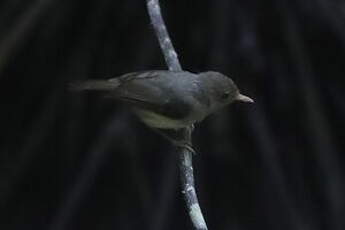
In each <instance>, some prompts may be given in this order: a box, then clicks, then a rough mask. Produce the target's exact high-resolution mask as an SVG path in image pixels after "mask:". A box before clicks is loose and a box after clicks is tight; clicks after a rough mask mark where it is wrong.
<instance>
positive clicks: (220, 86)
mask: <svg viewBox="0 0 345 230" xmlns="http://www.w3.org/2000/svg"><path fill="white" fill-rule="evenodd" d="M199 77H200V78H202V82H204V83H203V84H204V87H205V88H206V90H207V92H208V93H209V94H210V95H209V96H210V103H211V106H212V107H213V110H218V109H220V108H222V107H224V106H226V105H228V104H230V103H232V102H235V101H239V102H249V103H253V102H254V100H253V99H251V98H250V97H247V96H245V95H243V94H241V93H240V90H239V89H238V87H237V86H236V84H235V83H234V82H233V81H232V79H231V78H229V77H227V76H225V75H224V74H221V73H219V72H214V71H208V72H203V73H200V74H199Z"/></svg>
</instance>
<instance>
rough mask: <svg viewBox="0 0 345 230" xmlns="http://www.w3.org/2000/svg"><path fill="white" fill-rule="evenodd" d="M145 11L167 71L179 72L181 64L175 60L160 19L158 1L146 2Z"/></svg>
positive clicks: (171, 46) (174, 53)
mask: <svg viewBox="0 0 345 230" xmlns="http://www.w3.org/2000/svg"><path fill="white" fill-rule="evenodd" d="M147 9H148V12H149V15H150V19H151V23H152V25H153V28H154V30H155V32H156V36H157V38H158V40H159V45H160V47H161V49H162V52H163V55H164V58H165V62H166V63H167V66H168V68H169V70H171V71H181V70H182V67H181V64H180V62H179V60H178V58H177V54H176V52H175V49H174V46H173V45H172V43H171V40H170V37H169V34H168V31H167V28H166V27H165V23H164V20H163V18H162V14H161V8H160V6H159V1H158V0H147Z"/></svg>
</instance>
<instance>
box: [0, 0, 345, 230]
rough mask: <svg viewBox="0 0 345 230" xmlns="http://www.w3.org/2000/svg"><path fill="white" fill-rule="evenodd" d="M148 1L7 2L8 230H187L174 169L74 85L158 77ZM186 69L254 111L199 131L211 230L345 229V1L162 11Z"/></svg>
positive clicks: (141, 135)
mask: <svg viewBox="0 0 345 230" xmlns="http://www.w3.org/2000/svg"><path fill="white" fill-rule="evenodd" d="M145 4H146V3H145V1H134V0H116V1H108V0H98V1H87V0H84V1H81V0H75V1H57V0H45V1H43V0H35V1H34V0H4V1H1V2H0V105H1V112H0V118H1V119H0V127H1V132H2V135H1V138H0V214H1V215H0V229H2V230H11V229H35V230H41V229H42V230H43V229H44V230H46V229H49V230H69V229H71V230H72V229H73V230H75V229H102V230H105V229H149V230H160V229H164V230H170V229H191V224H190V221H189V217H188V214H187V212H186V211H185V210H184V203H183V199H182V195H181V194H180V190H181V189H180V187H179V177H178V155H176V154H175V152H174V149H173V148H172V147H171V146H170V145H169V143H168V142H167V141H166V140H165V139H163V138H161V137H160V136H159V135H157V134H156V133H154V132H152V131H151V130H149V129H147V128H146V127H145V126H144V125H143V124H141V122H139V121H138V120H137V118H136V117H134V116H133V115H132V114H131V113H130V111H128V110H127V109H126V108H124V107H122V106H121V105H119V104H117V103H116V102H113V101H110V100H107V99H104V98H103V97H102V96H101V95H98V94H73V93H70V92H68V90H67V84H68V83H69V82H70V81H73V80H82V79H102V78H109V77H114V76H117V75H120V74H123V73H126V72H132V71H139V70H147V69H165V68H166V67H165V64H164V59H163V57H162V55H161V52H160V49H159V45H158V43H157V40H156V38H155V36H154V32H153V30H152V27H151V26H150V22H149V18H148V15H147V12H146V6H145ZM161 4H162V10H163V14H164V16H165V19H166V22H167V26H168V28H169V31H170V35H171V38H172V40H173V43H174V46H175V48H176V50H177V52H178V54H179V57H180V61H181V64H182V66H183V68H184V69H186V70H190V71H194V72H199V71H204V70H217V71H220V72H223V73H224V74H227V75H230V76H231V77H232V78H233V79H234V80H235V82H236V83H237V84H238V85H239V87H240V88H241V89H242V91H243V92H244V93H246V94H247V95H248V96H251V97H252V98H254V99H255V101H256V104H255V105H254V106H248V105H243V104H238V105H233V106H231V107H229V108H227V109H226V110H224V111H222V112H220V113H219V114H217V115H215V116H212V117H210V118H209V119H208V120H206V121H205V122H204V123H202V124H200V125H198V126H197V127H196V130H195V133H194V144H195V148H196V149H197V152H199V156H197V157H195V161H194V164H195V165H194V166H195V173H196V184H197V188H198V192H199V199H200V203H201V206H202V207H203V212H204V214H205V218H206V220H207V222H208V225H209V229H224V230H225V229H226V230H252V229H253V230H254V229H255V230H258V229H265V230H270V229H272V230H273V229H274V230H276V229H279V230H306V229H310V230H343V229H345V219H344V213H345V184H344V181H345V166H344V163H345V157H344V148H343V140H344V135H343V133H342V132H343V130H344V128H345V120H344V116H345V103H344V101H343V99H342V96H343V94H344V90H345V88H344V80H343V79H344V76H345V65H344V60H345V30H344V28H345V23H344V22H345V3H344V1H339V0H338V1H337V0H314V1H310V0H304V1H302V0H299V1H297V0H290V1H288V0H275V1H273V0H271V1H249V0H241V1H238V0H232V1H228V0H219V1H205V0H201V1H191V0H179V1H176V0H175V1H162V3H161Z"/></svg>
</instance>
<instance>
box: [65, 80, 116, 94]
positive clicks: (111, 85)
mask: <svg viewBox="0 0 345 230" xmlns="http://www.w3.org/2000/svg"><path fill="white" fill-rule="evenodd" d="M118 86H119V82H118V81H114V79H113V80H111V81H109V80H88V81H79V82H73V83H71V84H70V85H69V89H70V90H72V91H83V90H96V91H109V90H113V89H115V88H117V87H118Z"/></svg>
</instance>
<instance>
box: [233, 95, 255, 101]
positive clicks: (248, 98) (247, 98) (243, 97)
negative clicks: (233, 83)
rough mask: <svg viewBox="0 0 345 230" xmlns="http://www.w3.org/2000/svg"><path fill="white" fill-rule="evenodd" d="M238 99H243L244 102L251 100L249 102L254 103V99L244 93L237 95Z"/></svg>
mask: <svg viewBox="0 0 345 230" xmlns="http://www.w3.org/2000/svg"><path fill="white" fill-rule="evenodd" d="M236 100H237V101H243V102H249V103H254V100H253V99H251V98H250V97H247V96H245V95H243V94H238V96H237V97H236Z"/></svg>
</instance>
